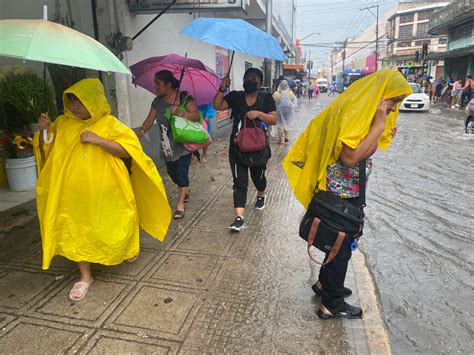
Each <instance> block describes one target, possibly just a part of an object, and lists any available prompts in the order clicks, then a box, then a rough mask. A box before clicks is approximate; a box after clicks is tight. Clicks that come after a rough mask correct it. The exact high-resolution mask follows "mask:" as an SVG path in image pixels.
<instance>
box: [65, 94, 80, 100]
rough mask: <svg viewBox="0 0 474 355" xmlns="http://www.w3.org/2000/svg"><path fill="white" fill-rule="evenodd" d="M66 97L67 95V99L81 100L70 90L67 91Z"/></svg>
mask: <svg viewBox="0 0 474 355" xmlns="http://www.w3.org/2000/svg"><path fill="white" fill-rule="evenodd" d="M66 97H67V98H68V99H69V100H71V101H74V100H78V101H81V100H79V98H78V97H77V96H76V95H74V94H73V93H70V92H68V93H67V94H66Z"/></svg>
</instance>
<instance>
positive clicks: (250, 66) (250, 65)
mask: <svg viewBox="0 0 474 355" xmlns="http://www.w3.org/2000/svg"><path fill="white" fill-rule="evenodd" d="M249 68H252V63H249V62H245V70H247V69H249Z"/></svg>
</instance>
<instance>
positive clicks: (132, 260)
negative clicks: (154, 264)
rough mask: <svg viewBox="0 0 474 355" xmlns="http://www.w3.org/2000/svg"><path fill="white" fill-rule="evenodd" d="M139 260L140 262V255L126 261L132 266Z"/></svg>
mask: <svg viewBox="0 0 474 355" xmlns="http://www.w3.org/2000/svg"><path fill="white" fill-rule="evenodd" d="M137 260H138V255H137V256H134V257H133V258H130V259H127V260H125V261H126V262H127V263H129V264H132V263H134V262H135V261H137Z"/></svg>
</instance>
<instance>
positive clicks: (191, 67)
mask: <svg viewBox="0 0 474 355" xmlns="http://www.w3.org/2000/svg"><path fill="white" fill-rule="evenodd" d="M130 69H131V71H132V75H133V81H132V82H133V83H134V84H135V85H138V86H141V87H142V88H144V89H147V90H148V91H150V92H151V93H153V94H155V95H156V94H157V93H156V89H155V74H156V73H157V72H159V71H161V70H169V71H170V72H172V73H173V75H174V77H175V78H176V79H178V80H180V79H181V75H182V73H183V69H184V75H183V78H182V80H181V85H180V90H181V91H187V92H189V93H190V94H191V95H193V96H194V98H195V100H196V103H197V104H198V105H201V104H207V103H210V102H212V100H213V98H214V96H215V95H216V92H217V90H218V89H219V86H220V82H221V80H220V79H219V77H218V76H217V75H216V74H215V73H214V71H213V70H212V69H210V68H208V67H207V66H206V65H204V64H203V63H202V62H201V61H199V60H197V59H191V58H186V57H182V56H180V55H177V54H168V55H165V56H160V57H151V58H147V59H144V60H142V61H141V62H138V63H136V64H134V65H132V66H131V67H130Z"/></svg>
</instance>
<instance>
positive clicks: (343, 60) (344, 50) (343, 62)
mask: <svg viewBox="0 0 474 355" xmlns="http://www.w3.org/2000/svg"><path fill="white" fill-rule="evenodd" d="M346 44H347V38H346V39H345V40H344V46H343V47H342V48H343V49H342V71H344V69H345V64H346Z"/></svg>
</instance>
